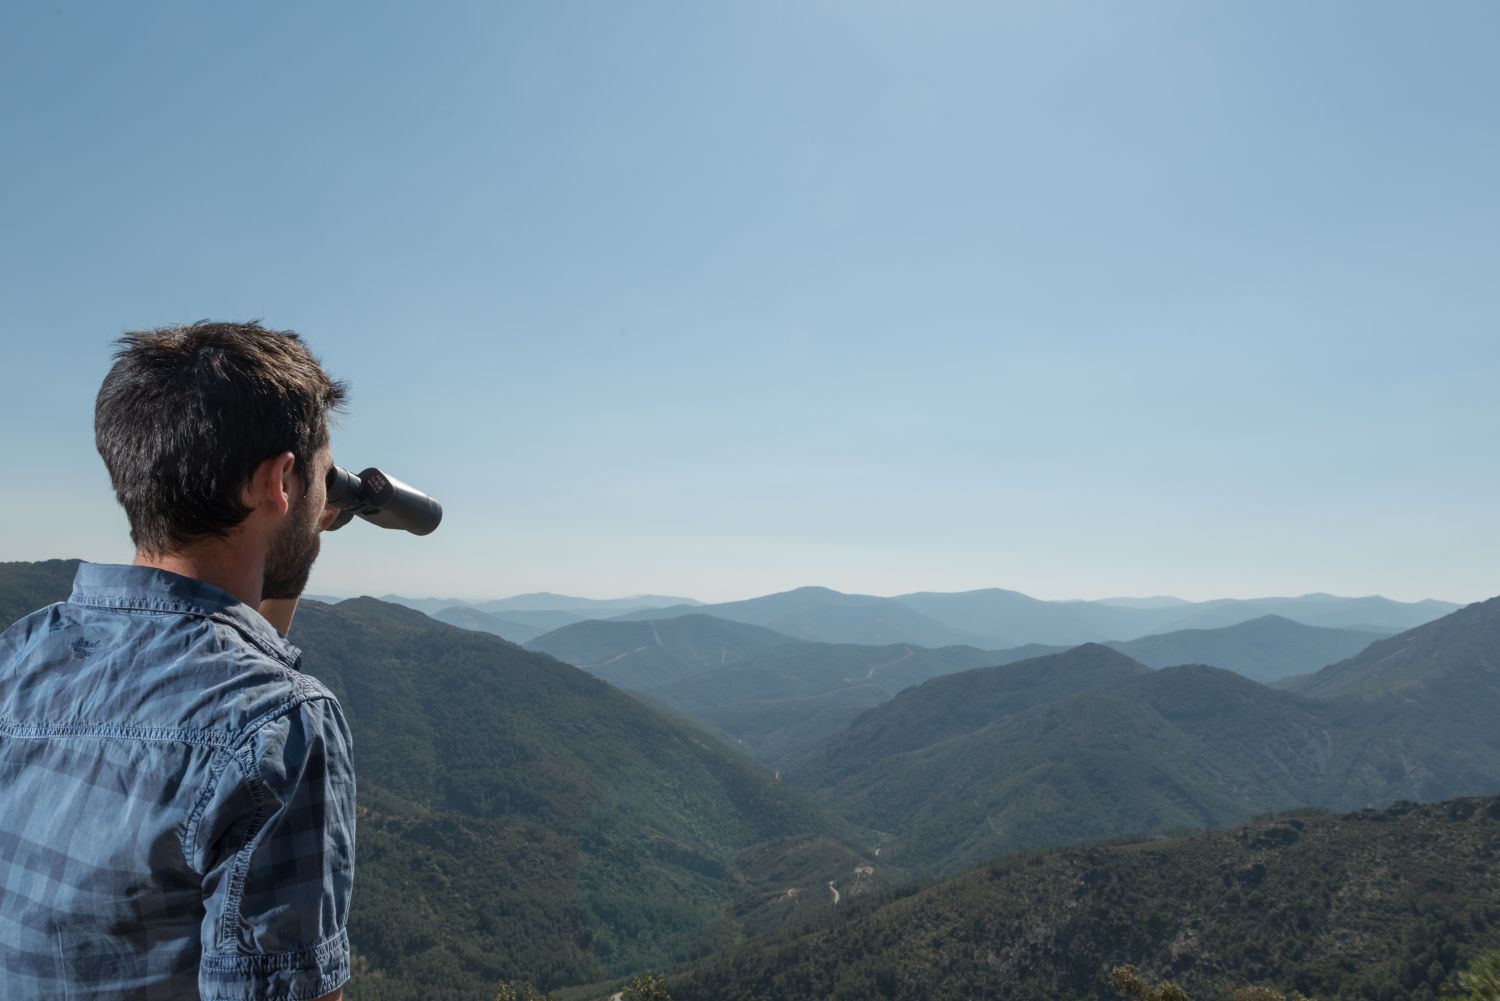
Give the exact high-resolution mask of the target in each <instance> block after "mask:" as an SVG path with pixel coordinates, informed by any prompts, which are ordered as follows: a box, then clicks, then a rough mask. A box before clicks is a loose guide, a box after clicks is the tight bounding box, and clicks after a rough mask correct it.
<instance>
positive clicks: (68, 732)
mask: <svg viewBox="0 0 1500 1001" xmlns="http://www.w3.org/2000/svg"><path fill="white" fill-rule="evenodd" d="M297 663H298V653H297V651H296V649H295V648H294V647H292V646H291V645H290V644H288V643H287V642H286V641H285V640H284V639H282V638H281V637H280V636H279V635H278V634H277V633H276V631H275V630H274V629H272V628H271V627H270V626H269V625H268V624H267V623H266V621H265V620H264V619H262V618H261V617H260V616H259V615H257V614H256V612H255V610H254V609H252V608H249V607H248V606H246V605H244V604H242V603H240V602H238V601H237V600H236V599H235V598H233V597H232V596H231V595H229V594H227V593H225V592H224V591H221V590H220V589H218V588H216V587H213V586H210V585H207V584H203V583H200V582H198V581H194V580H190V579H188V578H185V577H180V576H177V575H175V574H171V573H167V572H165V571H162V570H155V569H149V568H145V567H119V566H96V565H90V564H84V565H83V566H82V567H80V569H79V573H78V578H77V581H76V583H75V587H74V593H73V595H72V597H71V598H70V599H69V601H68V602H66V603H63V604H59V605H53V606H51V607H49V608H47V609H43V610H42V611H40V612H37V613H35V614H33V615H31V616H29V617H27V618H26V619H23V620H22V621H21V622H19V623H17V624H16V625H15V626H13V627H11V628H10V629H9V630H7V631H6V632H5V633H4V634H3V635H0V957H3V959H0V998H4V999H5V1001H29V999H33V998H36V999H43V998H45V999H48V1001H51V999H56V998H70V999H77V998H91V999H111V1001H114V999H127V998H128V999H153V998H174V999H175V998H184V997H194V996H198V995H199V993H200V992H201V997H202V998H203V999H204V1001H217V999H220V998H222V999H235V1001H239V999H251V998H253V999H273V998H274V999H304V998H316V997H320V996H321V995H323V994H326V993H328V992H329V991H332V990H334V989H335V988H337V987H338V986H339V985H341V984H342V983H343V982H344V981H345V980H346V979H347V977H348V970H349V946H348V940H347V936H346V934H345V924H346V920H347V909H348V901H349V890H350V883H351V881H352V878H353V871H354V858H353V845H354V816H353V814H354V777H353V770H352V762H351V761H350V756H349V736H348V730H347V728H346V726H345V724H344V721H343V718H342V715H341V714H340V712H339V709H338V706H337V703H336V702H335V701H334V700H333V698H332V696H331V695H330V694H329V693H328V692H327V690H326V689H324V688H323V687H322V686H321V685H320V684H318V683H317V682H316V681H314V680H313V679H311V678H308V677H307V676H305V675H302V674H300V673H299V672H298V671H297V670H296V665H297Z"/></svg>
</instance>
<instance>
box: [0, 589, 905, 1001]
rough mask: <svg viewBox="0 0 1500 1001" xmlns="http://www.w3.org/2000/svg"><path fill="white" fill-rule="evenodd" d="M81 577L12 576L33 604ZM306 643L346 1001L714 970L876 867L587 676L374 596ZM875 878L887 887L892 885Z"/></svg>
mask: <svg viewBox="0 0 1500 1001" xmlns="http://www.w3.org/2000/svg"><path fill="white" fill-rule="evenodd" d="M71 576H72V566H71V565H63V564H56V565H53V564H43V565H26V564H22V565H16V564H9V565H6V566H4V567H0V594H4V595H6V596H7V600H8V601H10V602H12V604H15V603H17V602H19V604H20V605H21V606H22V607H24V608H25V609H28V610H29V609H30V608H34V607H38V606H40V605H43V604H46V603H47V602H49V601H50V600H55V599H57V598H59V597H65V595H66V592H67V583H68V581H70V580H71ZM292 637H293V640H294V642H296V643H297V644H298V645H299V646H300V647H301V648H302V649H303V651H304V663H303V666H304V669H306V670H307V671H308V672H309V673H312V674H314V675H316V676H317V677H319V678H320V679H322V680H323V681H325V682H326V683H327V684H328V685H329V686H330V687H331V688H332V689H333V690H334V691H335V693H336V694H337V695H338V696H339V699H340V702H341V703H342V705H343V706H344V709H345V712H346V714H347V716H348V719H349V723H350V726H351V728H352V730H353V732H354V741H355V762H356V767H357V770H358V774H359V786H360V831H359V865H358V869H357V875H356V886H355V896H354V910H353V914H352V916H351V922H350V937H351V939H352V941H353V942H354V945H355V950H356V954H357V963H358V972H357V975H356V977H355V980H354V983H353V984H352V986H351V987H350V989H349V992H348V996H349V997H350V998H351V999H353V1001H391V999H405V998H413V997H421V998H424V999H440V1001H450V999H451V1001H459V999H463V1001H472V999H474V998H484V997H487V996H491V995H492V994H493V985H494V983H495V982H496V981H497V980H498V979H499V978H501V977H507V978H513V979H526V980H531V981H534V982H536V983H538V984H540V985H547V986H556V985H560V984H563V983H578V982H586V981H593V980H597V979H600V978H601V977H605V976H612V975H617V974H623V973H627V972H631V971H634V970H638V969H640V968H642V967H645V966H648V965H661V964H663V963H666V962H668V961H671V960H673V959H680V958H683V957H687V956H692V955H700V954H702V953H703V952H704V951H705V950H707V949H710V948H713V947H718V946H723V945H726V944H729V943H732V942H734V941H736V940H737V939H738V938H739V937H740V936H741V935H743V934H745V933H746V932H747V931H754V930H763V929H767V928H774V927H776V926H778V925H780V924H781V923H783V922H785V921H794V920H802V917H803V915H805V914H806V913H808V912H810V911H816V910H818V909H819V908H824V907H829V906H831V902H830V901H829V898H828V897H827V896H826V894H818V893H812V892H809V893H807V894H805V895H803V894H790V895H789V894H788V893H787V890H788V889H796V888H799V887H806V888H820V887H824V886H825V885H826V882H827V880H829V879H833V878H837V877H842V876H843V875H844V874H845V873H847V872H849V871H850V870H851V869H852V868H853V867H854V866H856V865H859V864H861V863H864V862H866V861H868V859H867V858H866V856H864V855H862V854H861V853H859V852H858V851H856V850H854V849H851V848H850V847H847V846H848V845H850V844H853V843H855V842H856V841H857V840H858V839H857V838H856V837H855V836H854V835H853V834H852V833H851V832H850V830H849V829H848V828H847V826H846V825H844V824H843V823H842V822H840V821H837V820H834V819H833V818H831V817H830V816H829V815H828V814H826V813H825V812H824V811H823V810H822V809H821V808H820V807H818V806H817V805H815V804H814V803H813V802H812V801H811V800H809V799H808V798H806V797H804V796H803V795H801V794H799V793H798V792H796V791H794V790H791V789H788V788H787V787H785V786H782V785H780V784H779V783H777V782H775V781H774V780H772V778H771V777H770V776H769V775H767V774H766V773H764V772H763V771H761V770H760V769H758V768H756V767H755V766H753V765H752V764H750V763H749V762H748V761H746V760H745V759H743V758H741V757H740V756H738V755H736V754H734V753H733V752H730V751H728V750H726V749H724V748H722V747H721V746H719V745H717V744H715V743H713V742H712V741H711V740H709V739H708V738H706V737H705V736H704V734H702V733H701V732H700V731H698V730H696V729H693V728H689V727H685V726H683V725H681V724H679V723H676V722H674V721H672V720H670V719H668V718H667V717H665V716H663V715H662V714H660V713H658V712H655V711H653V710H651V709H650V708H648V707H646V706H645V705H643V704H641V703H640V702H639V701H638V700H636V699H635V698H633V697H631V696H629V695H627V694H625V693H624V692H621V691H619V690H617V689H614V688H611V687H610V686H608V685H606V684H604V683H603V682H601V681H599V680H597V679H595V678H593V677H591V676H590V675H588V674H586V673H585V672H583V671H580V670H578V669H576V668H573V667H569V666H567V665H564V664H561V663H559V662H557V661H555V660H552V659H551V658H548V657H545V656H542V655H539V654H533V653H529V652H527V651H524V650H522V649H520V648H519V647H516V646H514V645H512V644H509V643H507V642H505V641H503V640H500V639H498V638H496V637H493V636H489V635H486V634H484V633H478V632H470V631H465V630H461V629H457V628H454V627H451V626H447V625H444V624H442V623H440V622H437V621H435V620H433V619H431V618H429V617H427V616H425V615H423V614H421V613H419V612H416V611H413V610H410V609H406V608H403V607H400V606H396V605H391V604H386V603H383V602H380V601H377V600H375V599H372V598H360V599H354V600H351V601H346V602H342V603H341V604H339V605H337V606H328V605H322V604H319V603H317V602H307V603H305V604H304V607H303V608H302V610H301V611H299V613H298V616H297V621H296V623H295V625H294V627H293V630H292ZM886 872H887V871H886V870H884V869H882V871H881V873H880V875H879V876H878V877H877V882H878V881H879V880H881V879H884V878H886Z"/></svg>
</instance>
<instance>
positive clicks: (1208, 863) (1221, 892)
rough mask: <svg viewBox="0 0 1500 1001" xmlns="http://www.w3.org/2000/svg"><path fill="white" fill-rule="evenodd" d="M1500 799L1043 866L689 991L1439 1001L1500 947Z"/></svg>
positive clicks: (680, 983) (1188, 840)
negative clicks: (1144, 989) (1251, 990)
mask: <svg viewBox="0 0 1500 1001" xmlns="http://www.w3.org/2000/svg"><path fill="white" fill-rule="evenodd" d="M1497 858H1500V798H1485V799H1466V800H1455V801H1451V802H1447V803H1439V804H1432V805H1429V806H1417V805H1415V804H1409V803H1407V804H1398V805H1397V806H1394V807H1392V808H1390V809H1388V810H1383V811H1362V812H1360V813H1356V814H1350V815H1347V816H1342V817H1334V816H1326V815H1316V814H1311V813H1309V814H1299V815H1286V816H1279V817H1274V818H1268V819H1266V820H1263V821H1257V822H1254V823H1250V824H1246V825H1244V826H1242V827H1238V828H1230V829H1224V830H1216V831H1210V832H1204V833H1200V834H1194V835H1188V836H1182V837H1176V838H1158V839H1152V840H1148V841H1140V842H1130V843H1121V844H1100V845H1094V846H1087V847H1080V848H1072V849H1065V850H1054V851H1045V852H1031V853H1026V854H1022V855H1016V856H1012V857H1008V858H1005V859H1001V860H999V861H996V862H994V863H992V864H990V865H988V866H984V867H981V868H980V869H977V870H975V871H973V872H970V873H966V874H964V875H962V876H959V877H957V878H954V879H950V880H946V881H943V882H940V883H935V884H932V885H929V886H927V887H925V888H923V889H922V890H921V891H920V892H916V893H910V894H903V893H897V894H884V895H872V896H871V897H869V898H867V899H866V900H865V901H855V902H854V903H853V904H852V906H850V907H849V908H847V909H845V908H840V909H839V910H838V911H837V912H835V913H833V914H831V915H829V916H827V917H826V918H824V919H823V920H821V921H820V922H819V923H818V925H817V926H816V927H815V928H812V929H809V930H806V931H801V932H793V931H789V932H786V933H783V934H780V935H776V936H770V937H768V938H766V939H763V940H761V941H758V942H755V943H753V944H750V945H746V946H740V947H735V948H732V949H730V950H727V951H726V952H724V953H722V954H720V955H717V956H712V957H709V958H707V959H705V960H703V961H700V962H697V963H695V964H692V965H691V966H689V967H687V968H685V969H683V970H681V971H679V972H678V973H676V974H674V975H671V976H669V978H668V984H669V986H670V988H671V991H672V995H673V997H675V998H677V999H678V1001H710V999H712V1001H754V999H760V998H780V997H819V998H838V999H845V998H847V999H850V1001H852V999H854V998H867V999H874V998H885V999H892V1001H917V999H924V1001H926V999H931V1001H959V999H966V998H973V997H985V998H995V999H1001V1001H1003V999H1017V1001H1019V999H1029V998H1037V997H1047V998H1058V999H1084V998H1087V999H1104V998H1108V997H1112V996H1113V992H1112V991H1111V990H1110V988H1109V986H1108V982H1107V976H1108V972H1109V970H1110V969H1112V968H1114V967H1116V966H1118V965H1120V964H1122V963H1130V964H1132V965H1134V966H1135V967H1137V968H1138V969H1139V970H1140V971H1142V975H1143V976H1144V977H1146V978H1148V979H1149V981H1151V982H1158V981H1162V980H1171V981H1174V982H1176V983H1177V984H1179V985H1181V987H1182V988H1183V989H1184V990H1186V991H1188V992H1189V993H1190V994H1191V995H1192V996H1194V997H1198V996H1199V995H1202V996H1203V997H1210V998H1212V997H1219V996H1223V995H1226V994H1227V993H1228V992H1229V991H1230V990H1232V989H1234V988H1236V987H1242V986H1257V985H1262V986H1269V987H1271V988H1273V989H1279V990H1283V991H1286V992H1290V991H1300V992H1302V993H1303V994H1306V995H1308V996H1312V997H1322V998H1328V999H1333V998H1339V999H1357V1001H1396V999H1427V998H1436V997H1438V996H1439V994H1440V992H1441V991H1443V990H1444V987H1445V985H1448V986H1449V987H1450V989H1451V987H1452V985H1454V984H1455V983H1456V979H1455V976H1456V973H1457V972H1458V971H1459V970H1461V969H1463V967H1464V966H1465V965H1466V964H1467V963H1468V962H1469V960H1471V959H1472V958H1473V957H1474V956H1475V955H1476V954H1478V953H1479V952H1481V951H1482V950H1484V949H1489V948H1494V947H1496V946H1497V945H1500V867H1497V865H1496V860H1497Z"/></svg>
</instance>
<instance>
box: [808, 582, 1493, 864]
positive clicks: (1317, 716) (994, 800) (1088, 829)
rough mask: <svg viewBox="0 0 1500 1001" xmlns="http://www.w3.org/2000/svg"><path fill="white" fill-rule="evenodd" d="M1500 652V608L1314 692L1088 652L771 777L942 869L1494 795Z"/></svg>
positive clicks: (1320, 682) (965, 679)
mask: <svg viewBox="0 0 1500 1001" xmlns="http://www.w3.org/2000/svg"><path fill="white" fill-rule="evenodd" d="M1496 651H1500V601H1491V602H1484V603H1480V604H1478V605H1473V606H1470V607H1469V608H1466V609H1463V610H1461V611H1459V612H1455V613H1453V614H1451V615H1449V616H1447V617H1445V618H1444V619H1441V620H1439V621H1437V622H1433V623H1429V624H1427V625H1423V626H1418V627H1417V628H1415V629H1412V630H1409V631H1408V632H1406V633H1403V634H1401V635H1399V636H1396V637H1392V638H1390V639H1388V640H1382V641H1379V642H1377V643H1376V644H1374V645H1373V646H1371V647H1369V649H1367V650H1366V651H1365V652H1364V653H1362V654H1360V655H1359V656H1357V657H1355V658H1353V659H1351V660H1350V661H1347V662H1344V663H1342V664H1339V665H1335V666H1333V667H1330V668H1328V669H1325V671H1323V672H1320V674H1319V675H1315V676H1313V678H1314V679H1316V681H1317V687H1315V688H1313V690H1314V691H1319V692H1327V693H1330V694H1329V695H1328V696H1327V697H1324V698H1309V697H1307V696H1306V694H1303V693H1293V692H1287V691H1280V690H1274V689H1271V688H1268V687H1266V686H1264V685H1260V684H1257V683H1255V682H1253V681H1250V680H1248V679H1246V678H1242V677H1240V676H1239V675H1237V674H1233V673H1231V672H1228V671H1222V670H1218V669H1215V668H1209V667H1203V666H1180V667H1172V668H1164V669H1160V670H1156V671H1149V670H1148V669H1146V668H1145V667H1144V666H1143V665H1140V664H1138V663H1135V662H1134V661H1131V660H1129V659H1128V658H1126V657H1125V656H1124V655H1123V654H1121V653H1118V652H1117V651H1115V650H1113V649H1111V648H1108V647H1104V646H1100V645H1084V646H1081V647H1077V648H1075V649H1073V650H1070V651H1067V652H1066V653H1063V654H1056V655H1051V656H1048V657H1041V658H1035V659H1033V660H1029V661H1023V662H1020V663H1017V664H1010V665H1006V666H1000V667H987V668H980V669H976V670H973V671H968V672H964V673H961V674H955V675H950V676H947V677H942V678H936V679H934V680H932V681H929V682H926V683H924V684H922V685H920V686H917V687H916V688H913V689H910V690H908V691H906V692H903V693H901V694H900V695H898V696H897V697H896V698H894V699H892V700H891V701H890V702H888V703H886V704H885V705H882V706H879V707H877V708H875V709H872V710H870V711H869V712H868V713H866V714H864V715H863V716H861V717H860V718H858V719H857V720H855V722H854V723H853V724H852V725H851V726H850V727H849V729H848V730H847V731H846V732H844V733H843V734H840V735H838V736H836V737H834V738H832V739H831V740H829V741H827V742H826V743H825V744H823V745H821V746H820V747H817V748H815V749H813V750H812V751H810V752H809V753H808V754H806V755H804V756H802V757H801V758H799V759H796V760H795V761H793V762H792V763H791V764H790V765H789V766H788V767H787V769H786V770H785V772H784V777H785V778H786V779H787V780H788V781H791V782H793V783H795V784H798V785H801V786H803V787H804V788H806V789H808V790H809V791H812V792H815V793H816V794H817V795H819V796H820V797H823V798H825V800H826V801H827V802H828V803H829V804H830V805H832V806H834V807H835V808H836V809H838V810H839V811H840V812H842V813H843V814H844V815H845V816H847V817H849V818H850V819H852V820H855V821H857V822H859V823H861V824H865V825H867V826H869V827H872V828H874V829H876V830H879V831H882V832H885V833H886V834H888V835H889V836H890V837H891V839H892V840H891V841H890V842H888V843H887V845H886V846H885V849H884V854H885V857H886V858H888V859H891V860H893V861H897V862H899V863H900V864H902V865H904V866H907V867H909V868H913V869H917V870H926V871H938V872H953V871H956V870H957V869H958V868H961V867H962V866H963V865H966V864H972V863H974V862H977V861H980V860H982V859H984V858H986V857H989V856H991V855H994V854H996V853H999V852H1003V851H1014V850H1019V849H1025V848H1033V847H1040V846H1045V845H1052V844H1061V843H1066V842H1068V841H1076V840H1081V839H1087V838H1098V837H1110V836H1121V835H1137V834H1152V833H1161V832H1163V831H1166V830H1171V829H1173V828H1174V827H1202V826H1208V825H1214V824H1223V823H1232V822H1235V821H1237V820H1240V819H1243V818H1244V817H1247V816H1250V815H1252V814H1255V813H1258V812H1263V811H1266V810H1274V809H1284V808H1288V807H1291V806H1295V805H1298V804H1312V805H1317V806H1323V807H1328V808H1331V809H1350V808H1356V807H1364V806H1378V805H1381V804H1384V803H1389V802H1392V801H1394V800H1397V799H1416V800H1433V799H1443V798H1448V797H1452V796H1459V795H1472V794H1478V793H1484V792H1487V791H1491V790H1494V789H1497V788H1500V727H1497V726H1496V724H1495V720H1496V719H1500V663H1497V662H1500V656H1497V653H1496ZM1303 684H1304V685H1309V684H1310V683H1309V682H1307V681H1304V682H1303Z"/></svg>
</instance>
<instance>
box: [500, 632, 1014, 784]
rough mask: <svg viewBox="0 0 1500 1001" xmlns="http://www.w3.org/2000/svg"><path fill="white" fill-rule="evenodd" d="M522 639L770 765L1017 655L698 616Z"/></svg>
mask: <svg viewBox="0 0 1500 1001" xmlns="http://www.w3.org/2000/svg"><path fill="white" fill-rule="evenodd" d="M526 646H527V648H528V649H532V650H537V651H540V652H543V653H547V654H550V655H552V656H554V657H557V658H558V659H559V660H562V661H565V662H566V663H569V664H574V665H577V666H578V667H581V668H583V669H584V670H586V671H588V672H589V673H591V674H593V675H595V676H596V677H599V678H602V679H604V680H605V681H608V682H609V683H611V684H614V685H618V686H620V687H621V688H625V689H628V690H630V691H634V692H639V693H641V694H644V695H648V696H650V698H651V699H652V701H653V702H659V703H661V704H664V705H666V706H669V707H671V708H673V709H675V710H677V711H678V712H681V713H683V714H684V715H686V716H688V717H690V718H692V719H695V720H698V721H699V722H701V723H704V724H707V725H709V726H711V727H713V728H714V729H716V730H717V731H719V732H722V733H724V734H726V735H728V736H729V737H730V738H731V739H732V740H734V741H735V742H736V746H737V747H738V748H739V749H740V750H742V751H744V752H745V753H746V754H749V755H750V756H751V757H754V758H756V759H757V760H759V761H761V762H762V763H763V764H766V765H767V766H768V767H772V768H779V767H781V766H782V765H783V764H785V763H786V762H787V761H789V760H790V759H791V758H793V757H794V756H796V755H799V754H802V753H805V752H806V751H808V750H809V749H810V748H812V747H813V746H814V745H816V744H817V743H819V742H820V741H822V740H825V739H827V738H829V737H831V736H833V735H834V734H836V733H838V732H839V731H841V730H842V729H843V728H844V727H846V726H848V724H849V722H850V721H851V720H853V719H854V718H855V717H856V716H858V715H859V714H860V713H862V712H864V711H865V710H867V709H869V708H871V707H872V706H876V705H879V704H880V703H882V702H884V701H886V700H887V699H889V698H890V697H891V696H892V695H895V694H896V693H897V692H899V691H901V690H902V689H904V688H907V687H909V686H911V685H915V684H918V683H920V682H922V681H926V680H927V679H929V678H933V677H937V676H939V675H943V674H949V673H952V672H954V671H960V670H966V669H968V668H972V667H979V666H981V665H989V664H1001V663H1008V662H1010V661H1013V660H1018V659H1020V658H1021V657H1022V656H1024V654H1019V653H1010V652H1007V651H986V650H980V649H976V648H974V647H970V646H949V647H943V648H941V649H927V648H925V647H920V646H913V645H912V644H908V643H902V644H890V645H884V646H863V645H858V644H853V643H818V642H810V641H807V640H799V639H794V638H792V637H790V636H783V635H781V634H780V633H776V632H774V631H772V630H769V629H765V628H763V627H761V626H754V625H748V624H746V623H742V622H730V621H728V620H725V619H718V618H714V617H713V616H710V615H701V614H694V615H682V616H678V617H674V618H666V619H655V620H651V621H621V620H611V621H602V622H599V621H596V622H579V623H575V624H573V625H569V626H565V627H563V628H561V629H557V630H555V631H553V632H551V633H548V634H546V635H545V636H541V637H539V638H537V639H535V640H533V641H531V642H529V643H527V644H526Z"/></svg>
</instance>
